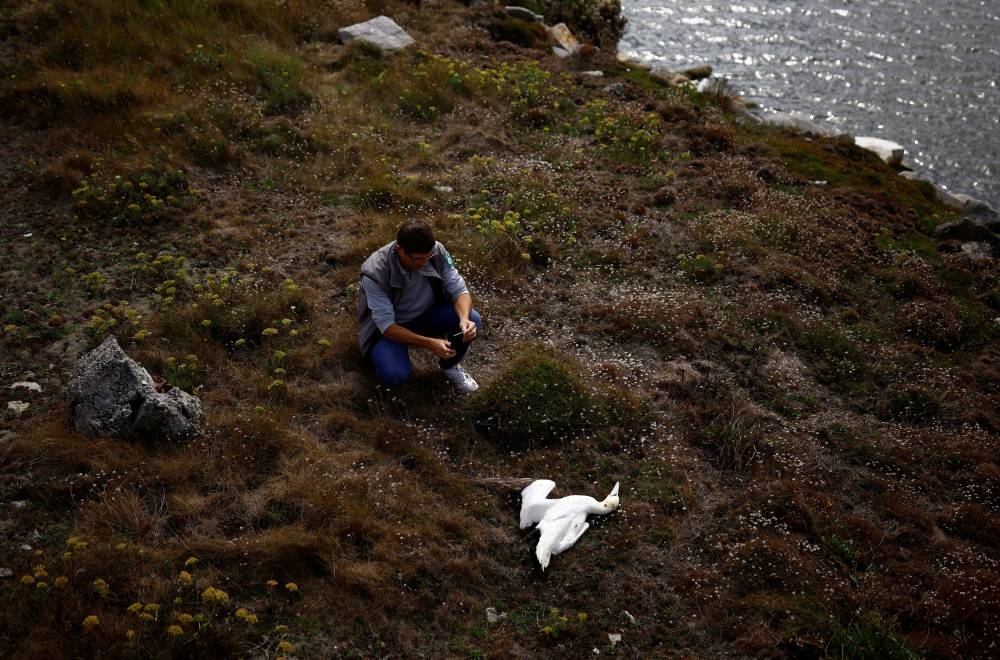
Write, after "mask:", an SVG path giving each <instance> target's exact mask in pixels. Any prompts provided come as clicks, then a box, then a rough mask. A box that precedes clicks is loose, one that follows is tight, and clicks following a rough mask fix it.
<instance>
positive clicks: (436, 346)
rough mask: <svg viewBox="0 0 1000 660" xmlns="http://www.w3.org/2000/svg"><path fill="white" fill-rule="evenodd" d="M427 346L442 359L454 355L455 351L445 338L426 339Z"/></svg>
mask: <svg viewBox="0 0 1000 660" xmlns="http://www.w3.org/2000/svg"><path fill="white" fill-rule="evenodd" d="M473 325H474V324H473ZM427 348H428V349H430V351H431V352H432V353H434V355H436V356H438V357H439V358H441V359H442V360H447V359H448V358H453V357H455V351H454V349H453V348H452V347H451V344H450V343H449V342H448V340H447V339H428V341H427Z"/></svg>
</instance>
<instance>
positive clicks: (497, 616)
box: [486, 607, 507, 623]
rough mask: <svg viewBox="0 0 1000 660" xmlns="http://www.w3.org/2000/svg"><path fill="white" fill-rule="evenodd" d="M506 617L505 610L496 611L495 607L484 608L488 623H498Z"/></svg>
mask: <svg viewBox="0 0 1000 660" xmlns="http://www.w3.org/2000/svg"><path fill="white" fill-rule="evenodd" d="M506 618H507V613H506V612H500V613H497V608H495V607H487V608H486V621H487V622H488V623H498V622H500V621H504V620H505V619H506Z"/></svg>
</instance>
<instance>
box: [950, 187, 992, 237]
mask: <svg viewBox="0 0 1000 660" xmlns="http://www.w3.org/2000/svg"><path fill="white" fill-rule="evenodd" d="M952 199H954V200H955V201H956V202H957V203H958V204H959V206H957V207H956V208H960V209H961V210H962V217H964V218H968V219H969V220H972V221H973V222H974V223H976V224H977V225H983V226H984V227H987V228H988V229H990V230H992V231H994V232H1000V215H998V214H997V212H996V210H995V209H994V208H993V207H992V206H990V205H989V204H987V203H986V202H984V201H982V200H981V199H976V198H975V197H970V196H968V195H962V194H954V195H952Z"/></svg>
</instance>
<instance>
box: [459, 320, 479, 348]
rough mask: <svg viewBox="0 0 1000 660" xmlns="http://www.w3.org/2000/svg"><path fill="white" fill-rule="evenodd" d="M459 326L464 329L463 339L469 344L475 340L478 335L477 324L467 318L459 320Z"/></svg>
mask: <svg viewBox="0 0 1000 660" xmlns="http://www.w3.org/2000/svg"><path fill="white" fill-rule="evenodd" d="M458 327H459V328H460V329H461V330H462V340H463V341H464V342H465V343H466V344H468V343H469V342H472V341H475V339H476V337H477V336H478V335H477V334H476V324H475V323H473V322H472V321H470V320H469V319H465V320H464V321H459V324H458Z"/></svg>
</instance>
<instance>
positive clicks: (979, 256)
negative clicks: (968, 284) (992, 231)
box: [962, 242, 993, 261]
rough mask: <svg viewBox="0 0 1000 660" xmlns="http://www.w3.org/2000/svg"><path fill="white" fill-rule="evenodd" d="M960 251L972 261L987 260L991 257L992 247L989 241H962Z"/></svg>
mask: <svg viewBox="0 0 1000 660" xmlns="http://www.w3.org/2000/svg"><path fill="white" fill-rule="evenodd" d="M962 252H964V253H965V254H966V256H968V257H969V258H970V259H972V260H973V261H989V260H990V259H992V258H993V248H992V247H990V244H989V243H980V242H969V243H962Z"/></svg>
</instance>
